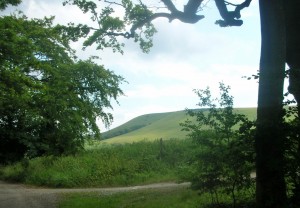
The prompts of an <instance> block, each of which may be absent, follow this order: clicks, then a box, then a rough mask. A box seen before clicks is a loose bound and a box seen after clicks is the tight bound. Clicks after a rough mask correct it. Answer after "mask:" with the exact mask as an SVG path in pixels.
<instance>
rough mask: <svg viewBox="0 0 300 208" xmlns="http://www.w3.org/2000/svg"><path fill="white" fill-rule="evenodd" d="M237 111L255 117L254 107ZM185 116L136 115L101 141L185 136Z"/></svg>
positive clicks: (124, 141)
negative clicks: (182, 124) (183, 126)
mask: <svg viewBox="0 0 300 208" xmlns="http://www.w3.org/2000/svg"><path fill="white" fill-rule="evenodd" d="M236 111H237V112H238V113H241V114H244V115H246V116H247V117H248V118H249V119H251V120H253V119H255V118H256V108H237V109H236ZM187 118H189V117H188V116H187V115H186V112H185V111H176V112H167V113H154V114H146V115H142V116H138V117H136V118H134V119H132V120H130V121H128V122H126V123H125V124H123V125H121V126H118V127H116V128H114V129H112V130H109V131H107V132H104V133H103V134H102V137H103V139H105V140H104V141H103V142H106V143H126V142H137V141H141V140H144V139H147V140H155V139H160V138H162V139H171V138H185V137H186V134H187V132H184V131H181V126H180V125H179V124H180V123H182V122H184V121H185V120H186V119H187Z"/></svg>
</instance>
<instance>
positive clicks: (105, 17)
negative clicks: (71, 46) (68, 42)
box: [64, 0, 156, 53]
mask: <svg viewBox="0 0 300 208" xmlns="http://www.w3.org/2000/svg"><path fill="white" fill-rule="evenodd" d="M66 4H71V5H76V6H78V7H79V8H80V9H81V10H82V11H83V12H84V13H89V14H90V15H91V20H92V21H94V22H95V23H96V25H97V26H96V27H95V26H93V27H88V26H86V25H85V26H83V25H78V26H75V25H70V28H69V29H68V30H69V32H71V31H73V34H75V33H76V34H80V33H82V32H83V29H84V30H85V31H86V33H84V32H83V33H84V35H85V37H86V40H85V42H84V48H86V47H88V46H91V45H93V44H96V45H97V49H99V50H103V49H104V48H112V50H113V52H120V53H123V47H124V42H123V41H122V39H120V38H118V37H119V36H121V37H124V38H134V41H135V42H138V43H139V45H140V47H141V49H142V51H143V52H146V53H147V52H149V50H150V48H151V47H152V46H153V44H152V40H153V39H152V38H153V35H154V34H155V33H156V30H155V28H154V26H153V24H151V18H152V12H151V10H150V9H149V8H147V6H146V5H144V4H143V3H142V2H141V1H140V2H138V3H133V2H132V1H131V0H122V1H121V2H120V3H119V2H114V1H111V2H110V1H104V2H101V1H100V2H97V3H96V2H95V1H86V0H68V1H65V2H64V5H66ZM76 31H77V32H76ZM87 31H88V32H87ZM74 32H75V33H74Z"/></svg>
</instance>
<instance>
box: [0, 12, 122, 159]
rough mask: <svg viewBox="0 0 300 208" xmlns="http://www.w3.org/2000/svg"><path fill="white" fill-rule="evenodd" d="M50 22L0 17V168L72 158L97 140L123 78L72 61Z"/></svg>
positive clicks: (66, 44) (57, 29)
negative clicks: (28, 160) (22, 161)
mask: <svg viewBox="0 0 300 208" xmlns="http://www.w3.org/2000/svg"><path fill="white" fill-rule="evenodd" d="M52 22H53V18H45V19H39V20H37V19H36V20H28V19H27V18H26V17H25V16H23V15H17V16H4V17H0V31H1V34H2V38H1V40H0V48H1V49H0V98H1V99H0V132H1V134H0V140H1V147H0V163H6V162H10V161H17V160H20V159H22V158H24V157H29V158H32V157H36V156H41V155H62V154H71V153H72V154H73V153H75V152H77V151H78V150H79V149H82V148H83V145H84V140H85V139H87V138H89V137H93V138H99V137H100V130H99V128H98V126H97V124H96V120H97V119H99V118H100V119H102V120H103V121H104V123H106V124H107V125H108V124H109V123H110V122H111V120H112V115H111V114H109V113H105V111H104V109H105V108H111V105H110V101H111V99H117V97H118V96H119V95H122V91H121V89H120V88H119V85H120V84H121V83H122V82H123V81H124V80H123V78H122V77H120V76H117V75H115V74H114V73H113V72H112V71H109V70H107V69H105V68H104V67H103V66H100V65H97V64H96V63H94V62H93V61H92V60H91V59H89V60H85V61H83V60H77V59H76V57H75V56H74V53H73V51H72V49H71V48H70V46H69V41H70V40H71V39H72V38H73V37H68V36H66V35H65V33H64V30H65V27H62V26H53V24H52Z"/></svg>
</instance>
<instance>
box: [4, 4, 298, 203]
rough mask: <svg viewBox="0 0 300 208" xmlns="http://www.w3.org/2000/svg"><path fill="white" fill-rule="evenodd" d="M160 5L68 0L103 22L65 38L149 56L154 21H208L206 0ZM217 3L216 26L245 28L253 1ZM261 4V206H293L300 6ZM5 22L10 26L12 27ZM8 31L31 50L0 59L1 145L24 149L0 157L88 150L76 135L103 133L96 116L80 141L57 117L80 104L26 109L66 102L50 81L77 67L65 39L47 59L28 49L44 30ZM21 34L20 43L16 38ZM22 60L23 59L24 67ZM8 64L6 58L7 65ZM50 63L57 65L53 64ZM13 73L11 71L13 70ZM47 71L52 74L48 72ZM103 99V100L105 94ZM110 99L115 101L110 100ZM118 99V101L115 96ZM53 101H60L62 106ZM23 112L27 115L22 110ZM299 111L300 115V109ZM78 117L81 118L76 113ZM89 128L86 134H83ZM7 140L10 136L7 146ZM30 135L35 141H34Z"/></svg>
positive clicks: (6, 38) (258, 161) (86, 124)
mask: <svg viewBox="0 0 300 208" xmlns="http://www.w3.org/2000/svg"><path fill="white" fill-rule="evenodd" d="M97 2H98V1H97ZM158 2H159V3H161V4H162V6H160V5H157V6H154V7H153V5H152V3H151V5H149V4H148V5H147V3H145V2H142V1H130V0H124V1H121V2H120V3H119V2H110V1H104V3H107V6H106V7H104V8H102V9H101V11H97V4H96V3H95V2H94V1H86V0H81V1H78V0H67V1H65V4H67V3H69V4H74V5H77V6H78V7H79V8H80V9H82V10H83V11H84V12H85V13H90V14H91V15H92V19H93V20H94V21H97V23H98V24H96V25H98V26H99V28H92V27H88V26H87V25H82V24H80V25H78V26H75V27H73V28H67V30H65V33H63V34H64V35H66V36H63V37H64V38H65V37H72V38H74V39H76V38H78V34H80V35H82V36H84V37H87V38H86V41H85V42H84V46H85V47H86V46H90V45H92V44H97V48H98V49H103V48H107V47H112V48H113V50H114V51H120V52H122V48H121V47H122V46H123V44H122V43H120V42H119V41H118V39H117V37H118V36H123V37H125V38H134V40H135V42H139V44H140V46H141V48H142V50H143V51H145V52H148V51H149V48H150V47H151V46H152V37H153V34H154V33H155V32H156V30H155V28H154V26H153V24H152V21H153V20H155V19H156V18H160V17H164V18H168V19H169V20H170V21H172V20H174V19H178V20H180V21H182V22H185V23H197V22H198V21H200V20H201V19H203V18H204V16H203V15H199V14H198V12H199V10H200V11H201V9H202V6H203V4H205V2H204V1H202V0H199V1H195V0H189V1H188V2H187V3H186V5H185V6H184V9H183V11H179V10H178V9H177V8H176V5H175V4H174V3H173V1H171V0H162V1H158ZM7 3H12V4H16V3H19V1H13V0H6V1H4V3H2V4H1V5H0V9H2V8H5V6H6V4H7ZM101 3H102V2H101ZM215 3H216V6H217V8H218V10H219V12H220V15H221V17H222V20H218V21H216V24H218V25H219V26H221V27H227V26H241V25H242V24H243V21H242V20H240V18H241V10H243V9H244V8H245V7H248V6H249V5H250V3H251V0H245V1H244V2H243V3H241V4H238V5H235V4H232V3H229V2H227V1H224V0H215ZM259 3H260V15H261V34H262V47H261V49H262V50H261V59H260V67H259V68H260V73H259V95H258V111H257V112H258V113H257V131H256V136H255V140H256V141H255V153H256V170H257V181H256V182H257V188H256V199H257V207H259V208H269V207H270V208H271V207H272V208H273V207H287V191H286V190H287V189H286V188H287V187H288V185H289V184H288V183H287V181H286V180H285V174H286V172H287V171H286V170H285V168H286V167H287V166H288V165H290V164H293V162H292V161H294V162H296V164H295V165H293V167H294V169H293V171H292V172H291V174H289V176H290V177H291V178H293V180H296V181H294V182H293V184H294V185H295V187H294V197H295V201H300V200H299V199H300V194H299V193H300V191H299V190H300V189H299V183H298V182H297V180H298V178H297V177H295V176H293V174H295V173H297V174H299V171H298V170H299V169H297V168H298V167H299V157H298V155H299V152H300V148H299V139H298V133H296V134H295V132H296V130H295V128H294V127H292V125H290V126H289V127H291V128H290V130H291V132H289V133H287V132H285V130H286V129H285V127H286V126H285V123H284V119H283V116H284V110H283V105H282V103H283V84H284V78H285V66H286V64H287V65H288V66H289V67H290V73H289V78H290V87H289V91H290V93H292V94H293V95H294V96H295V99H296V100H297V102H298V104H299V101H300V93H299V92H300V90H299V89H300V87H299V86H300V82H299V74H300V73H299V69H300V59H299V45H300V39H299V38H298V37H299V31H300V30H299V28H300V24H299V21H298V19H299V8H300V2H299V1H298V0H290V1H283V0H279V1H276V2H271V1H267V0H260V1H259ZM228 5H231V6H233V7H235V9H234V10H233V11H228V9H227V6H228ZM113 7H119V8H121V9H123V11H124V12H123V14H124V17H120V15H114V12H115V11H118V12H119V11H120V10H115V9H114V8H113ZM160 9H163V11H159V10H160ZM49 20H50V19H46V20H44V22H43V21H37V22H40V23H42V24H44V25H43V26H42V27H45V26H48V27H49ZM7 25H10V22H9V23H8V24H7ZM11 25H13V26H16V28H17V29H20V28H21V29H22V27H19V26H20V25H19V24H18V25H14V24H11ZM29 26H32V25H29ZM24 28H25V27H24ZM26 28H27V27H26ZM29 28H31V27H29ZM128 28H130V30H129V31H127V29H128ZM33 29H34V28H33ZM65 29H66V28H65ZM28 31H31V30H28ZM33 31H35V30H33ZM6 32H8V33H6ZM23 32H24V29H23ZM44 32H45V31H44ZM52 32H53V31H52V30H47V31H46V32H45V33H42V34H47V35H48V33H49V35H50V36H51V35H53V34H55V33H52ZM90 33H91V34H90ZM3 34H4V39H3V40H4V41H2V44H3V43H15V42H14V41H16V43H18V44H16V45H17V46H20V45H21V46H27V45H29V46H30V47H29V48H26V49H24V48H22V47H21V48H18V47H13V48H12V50H10V48H9V47H8V50H7V51H1V52H0V54H1V56H2V57H1V60H0V61H1V62H0V63H1V67H2V68H1V69H2V70H3V69H4V72H3V71H1V73H2V74H1V78H2V77H4V78H3V80H1V83H5V85H4V86H3V85H1V92H2V94H1V101H2V100H4V101H5V102H7V101H8V102H7V103H5V102H3V103H1V105H2V106H1V110H2V111H3V112H1V115H4V117H2V118H1V119H0V121H1V124H2V126H1V128H3V129H5V130H6V129H8V130H9V131H8V134H6V135H5V137H3V138H1V140H2V141H4V142H5V146H3V147H14V148H17V149H20V150H21V151H20V153H19V152H18V153H19V154H20V155H18V154H17V153H16V152H15V154H14V155H10V154H3V155H1V157H7V156H8V157H9V158H4V159H5V160H8V159H18V158H20V157H22V156H23V155H24V154H25V153H27V154H28V155H29V156H37V155H40V154H46V153H48V152H49V153H50V154H61V153H64V152H67V153H68V152H69V153H70V152H73V151H74V147H76V148H77V147H80V146H82V138H83V137H82V136H83V135H79V136H78V134H84V133H90V132H89V131H90V130H91V131H94V132H93V133H95V134H97V133H98V132H97V130H96V128H95V125H94V123H93V120H94V119H95V117H93V116H91V115H92V114H89V115H90V116H89V117H88V118H85V117H84V116H83V117H80V116H79V117H80V118H81V119H79V120H80V124H79V125H81V126H80V127H81V128H78V129H80V133H78V132H77V134H76V131H75V136H77V137H74V135H73V136H71V137H68V135H67V134H66V132H67V130H70V129H72V128H75V126H74V125H73V124H72V122H74V120H71V121H70V122H69V121H68V122H67V123H62V122H61V121H60V119H61V117H60V115H59V112H60V110H64V109H65V108H63V109H60V108H59V107H64V106H67V107H66V109H68V110H71V112H72V113H74V112H73V111H72V110H74V109H76V107H78V106H75V107H73V106H72V107H69V106H68V105H63V104H60V105H59V106H58V109H59V110H56V109H54V110H53V109H48V108H46V109H37V108H31V107H28V106H31V105H33V106H35V105H36V103H38V102H41V103H38V104H39V105H41V106H44V105H43V104H45V100H47V99H43V97H40V96H41V95H45V94H47V95H48V93H49V94H50V96H49V100H50V101H53V98H54V100H55V99H58V101H59V102H58V103H60V102H62V103H63V100H59V96H57V94H56V93H57V92H58V89H62V88H61V87H58V86H60V85H59V83H56V81H55V80H56V79H55V80H54V79H52V77H53V76H55V75H56V73H58V72H57V71H56V70H55V67H56V66H61V64H63V66H64V67H66V68H68V67H70V64H71V66H73V65H72V64H76V63H70V62H69V61H70V59H66V61H67V62H64V61H62V60H61V59H60V58H61V57H66V51H67V52H69V50H61V49H62V48H64V47H66V45H65V42H64V41H63V42H61V40H62V39H59V38H58V39H57V37H61V36H55V35H54V36H51V37H52V38H54V40H56V41H57V42H56V43H60V44H58V45H55V43H54V46H57V47H51V49H53V50H54V51H56V52H57V50H58V51H59V53H55V54H54V55H58V54H60V55H61V56H54V57H55V59H52V55H53V54H51V53H50V54H48V53H47V51H43V50H42V49H47V48H48V47H40V49H39V50H37V51H35V50H34V51H33V52H36V53H30V54H29V53H27V51H29V52H31V50H27V49H32V48H33V49H35V45H38V46H41V45H39V44H40V41H38V40H36V39H35V37H36V35H37V36H40V35H41V33H38V34H34V36H33V37H31V38H28V39H27V40H26V39H23V36H19V34H23V33H18V35H14V33H11V31H10V30H7V31H3ZM42 36H43V35H42ZM10 37H13V39H12V40H10V39H9V38H10ZM19 37H21V38H20V39H18V38H19ZM31 40H34V43H35V44H30V43H31V42H30V41H31ZM44 40H45V41H41V42H42V43H46V46H48V43H49V40H50V39H44ZM20 43H22V44H20ZM8 46H9V45H8ZM51 46H53V45H51ZM2 48H3V49H4V50H6V49H7V45H5V44H3V47H2V46H1V49H2ZM51 51H52V50H51ZM51 51H50V52H51ZM11 52H13V53H11ZM14 52H15V53H14ZM7 54H8V55H9V57H8V59H2V58H3V57H5V55H7ZM10 56H11V57H10ZM19 56H20V57H19ZM37 57H39V58H37ZM11 58H13V59H11ZM18 58H21V59H20V62H19V59H18ZM22 58H23V59H22ZM24 58H25V59H24ZM3 60H5V61H4V62H3ZM32 60H34V62H33V63H31V62H30V61H32ZM71 60H72V59H71ZM11 61H12V62H11ZM27 61H29V62H27ZM52 61H54V62H56V63H54V64H52V63H51V62H52ZM60 61H61V62H60ZM11 63H12V64H11ZM36 63H40V64H44V63H46V66H44V67H43V70H45V71H41V69H40V68H38V70H37V73H38V74H39V73H40V72H42V78H41V77H39V75H37V74H35V73H30V70H31V69H35V68H36V67H38V66H39V65H37V66H36V65H34V64H36ZM10 64H11V65H10ZM22 64H25V65H22ZM31 64H33V66H32V65H31ZM15 66H17V67H15ZM11 68H12V70H8V69H11ZM48 69H50V70H49V71H48ZM19 72H22V73H24V72H25V75H24V74H20V73H19ZM11 73H17V74H18V76H12V75H11ZM26 73H27V74H26ZM43 75H46V80H47V82H46V83H45V82H44V83H43V82H42V83H41V81H42V79H43V78H44V77H43ZM31 77H34V78H35V79H34V80H32V79H31ZM10 78H12V79H10ZM62 83H64V82H62ZM42 84H44V85H42ZM63 87H64V86H63ZM41 89H42V90H41ZM65 89H68V87H66V88H65ZM54 92H55V93H54ZM114 92H115V95H118V94H119V93H120V91H118V92H117V93H116V91H114ZM27 93H29V94H27ZM52 93H54V94H52ZM63 93H66V91H63ZM35 96H37V98H38V99H36V100H37V101H35V99H34V102H33V103H30V102H28V100H30V98H32V97H35ZM80 96H81V95H80ZM2 97H4V98H5V99H2ZM100 97H101V98H103V97H102V96H100ZM108 97H111V96H110V95H109V96H108ZM112 97H113V98H116V96H112ZM46 98H47V96H46ZM77 98H78V97H77ZM89 98H90V97H89ZM9 100H12V103H9ZM108 100H109V99H108ZM20 101H21V102H20ZM50 103H51V102H50ZM52 103H54V104H55V103H56V102H52ZM104 103H105V102H104ZM105 104H108V106H109V102H108V103H105ZM105 104H104V106H102V105H101V106H100V108H99V106H97V107H98V109H100V114H98V115H100V116H104V119H106V118H107V117H106V116H107V115H106V114H105V113H103V112H102V107H105V106H106V105H105ZM11 106H13V107H11ZM54 106H55V105H54ZM88 106H89V105H88ZM3 109H4V110H3ZM23 109H26V110H25V111H24V110H23ZM79 109H83V108H79ZM92 109H94V108H92ZM297 111H298V117H299V115H300V108H299V107H298V109H297ZM52 112H54V114H52ZM39 113H42V114H39ZM72 113H71V114H72ZM98 113H99V111H98ZM67 115H68V114H67ZM93 115H94V114H93ZM85 116H86V115H85ZM76 118H78V115H77V117H76ZM108 118H109V116H108ZM75 120H77V119H75ZM57 121H58V122H57ZM63 121H64V120H63ZM77 121H78V120H77ZM295 122H296V125H294V126H296V128H299V121H297V120H295ZM83 123H84V124H83ZM27 124H29V125H27ZM64 124H66V125H69V126H67V127H66V126H64V127H65V128H62V129H60V128H57V126H61V125H64ZM36 126H38V128H37V129H32V127H36ZM16 129H18V130H19V129H20V130H21V133H20V134H18V133H17V134H16V133H15V132H16ZM28 129H30V131H28ZM47 129H51V130H56V129H60V130H62V134H58V135H56V136H55V137H54V136H53V135H51V132H53V131H51V132H47ZM287 129H289V128H287ZM293 129H294V130H293ZM24 130H25V134H24ZM83 130H86V131H85V132H84V131H83ZM1 132H2V130H1ZM31 134H33V135H31ZM11 135H12V136H11ZM65 136H66V137H67V138H68V139H67V140H66V141H67V144H65V143H64V142H62V140H63V139H62V138H64V137H65ZM289 137H293V138H294V139H295V140H292V141H296V142H291V140H289V141H288V142H286V138H289ZM7 138H8V139H9V140H8V141H7ZM28 138H30V139H29V140H28ZM40 138H42V139H43V141H46V143H45V144H44V143H43V142H42V143H39V142H36V141H39V140H38V139H40ZM49 138H50V139H49ZM70 138H71V141H70ZM31 139H32V140H31ZM56 139H58V140H56ZM72 139H75V140H72ZM24 141H25V142H24ZM28 141H29V142H28ZM49 141H51V142H52V141H55V142H54V144H58V146H56V145H54V147H55V148H54V149H52V148H50V147H52V146H53V145H49V143H51V142H49ZM64 141H65V140H64ZM286 143H288V144H286ZM52 144H53V143H52ZM297 145H298V147H297ZM1 147H2V146H1ZM65 147H68V148H65ZM287 147H289V148H292V150H293V151H289V149H285V148H287ZM76 148H75V149H76ZM28 150H29V151H28ZM70 150H72V151H70ZM3 151H7V148H3ZM11 152H12V151H11V150H9V151H7V152H6V153H11ZM1 153H2V150H1ZM290 158H292V160H289V159H290ZM1 159H2V158H1ZM287 161H289V162H287ZM297 174H296V175H297Z"/></svg>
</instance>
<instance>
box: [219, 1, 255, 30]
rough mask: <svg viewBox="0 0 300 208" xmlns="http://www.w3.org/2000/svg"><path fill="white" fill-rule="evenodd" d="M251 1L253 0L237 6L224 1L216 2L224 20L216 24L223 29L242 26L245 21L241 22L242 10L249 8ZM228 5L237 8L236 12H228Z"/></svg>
mask: <svg viewBox="0 0 300 208" xmlns="http://www.w3.org/2000/svg"><path fill="white" fill-rule="evenodd" d="M251 1H252V0H245V1H244V2H243V3H241V4H238V5H237V4H232V3H230V2H227V1H224V0H215V3H216V6H217V8H218V10H219V13H220V15H221V17H222V18H223V20H217V21H216V24H218V25H220V26H221V27H227V26H241V25H242V24H243V21H242V20H239V19H240V18H241V10H242V9H244V8H245V7H248V6H249V5H250V3H251ZM227 5H231V6H235V7H236V8H235V10H234V11H228V9H227Z"/></svg>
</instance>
